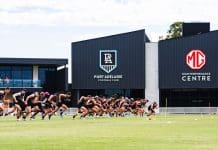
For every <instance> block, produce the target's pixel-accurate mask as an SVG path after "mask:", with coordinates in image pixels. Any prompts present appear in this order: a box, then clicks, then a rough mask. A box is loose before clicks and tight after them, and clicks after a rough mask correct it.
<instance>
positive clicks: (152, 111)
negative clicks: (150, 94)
mask: <svg viewBox="0 0 218 150" xmlns="http://www.w3.org/2000/svg"><path fill="white" fill-rule="evenodd" d="M157 107H158V105H157V102H153V103H151V104H150V105H149V106H148V114H147V116H148V119H149V120H151V116H152V115H155V109H157Z"/></svg>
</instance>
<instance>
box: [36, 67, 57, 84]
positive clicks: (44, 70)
mask: <svg viewBox="0 0 218 150" xmlns="http://www.w3.org/2000/svg"><path fill="white" fill-rule="evenodd" d="M49 72H56V68H55V67H39V80H40V83H41V86H43V87H44V85H45V81H46V79H47V78H48V73H49Z"/></svg>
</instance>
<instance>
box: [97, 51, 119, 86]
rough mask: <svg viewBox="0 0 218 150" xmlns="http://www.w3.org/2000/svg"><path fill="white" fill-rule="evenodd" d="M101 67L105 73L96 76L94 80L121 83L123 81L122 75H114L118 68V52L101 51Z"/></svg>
mask: <svg viewBox="0 0 218 150" xmlns="http://www.w3.org/2000/svg"><path fill="white" fill-rule="evenodd" d="M99 67H100V69H101V70H103V71H104V73H102V74H95V75H94V79H95V80H96V81H98V82H119V81H120V80H121V79H123V75H122V74H113V70H115V69H116V68H117V50H100V51H99Z"/></svg>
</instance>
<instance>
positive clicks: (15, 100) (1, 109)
mask: <svg viewBox="0 0 218 150" xmlns="http://www.w3.org/2000/svg"><path fill="white" fill-rule="evenodd" d="M0 100H1V101H2V104H1V105H0V114H1V115H3V116H8V115H10V114H12V113H14V114H16V117H17V120H21V119H23V120H26V118H27V117H30V119H31V120H32V119H35V116H36V115H37V114H38V113H41V114H42V115H41V117H42V119H44V118H45V117H46V116H48V118H49V120H50V119H51V117H52V116H53V115H55V114H56V112H57V111H58V110H59V111H60V116H62V115H63V113H64V111H66V110H67V108H68V107H67V103H69V101H70V100H71V93H69V92H67V93H66V92H65V93H64V92H60V93H54V94H49V93H48V92H33V93H30V94H28V95H27V91H25V90H22V91H20V92H17V93H14V94H12V91H11V89H10V88H5V90H0ZM10 105H12V108H11V109H8V108H9V106H10Z"/></svg>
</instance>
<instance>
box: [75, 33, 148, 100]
mask: <svg viewBox="0 0 218 150" xmlns="http://www.w3.org/2000/svg"><path fill="white" fill-rule="evenodd" d="M146 41H149V39H148V38H147V36H146V34H145V31H144V30H139V31H134V32H129V33H124V34H118V35H112V36H107V37H102V38H97V39H91V40H85V41H80V42H73V43H72V90H73V93H74V94H73V95H74V96H75V98H76V99H78V98H79V97H80V96H81V95H88V94H91V95H106V96H111V95H112V94H115V93H118V94H121V95H124V96H129V97H143V96H144V89H145V42H146Z"/></svg>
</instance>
